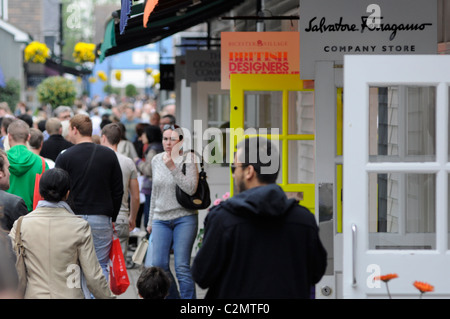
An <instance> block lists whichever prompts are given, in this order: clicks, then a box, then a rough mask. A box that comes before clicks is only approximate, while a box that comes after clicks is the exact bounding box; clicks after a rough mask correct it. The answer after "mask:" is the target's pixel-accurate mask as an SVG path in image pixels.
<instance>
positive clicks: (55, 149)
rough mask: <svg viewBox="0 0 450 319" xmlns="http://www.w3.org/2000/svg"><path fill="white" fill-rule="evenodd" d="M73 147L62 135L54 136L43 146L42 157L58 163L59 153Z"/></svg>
mask: <svg viewBox="0 0 450 319" xmlns="http://www.w3.org/2000/svg"><path fill="white" fill-rule="evenodd" d="M71 146H73V144H72V143H70V142H69V141H68V140H66V139H65V138H64V137H63V136H62V135H60V134H53V135H50V136H49V137H48V139H47V140H46V141H44V144H43V145H42V149H41V152H40V155H41V156H42V157H45V158H49V159H51V160H52V161H56V158H57V157H58V155H59V153H61V151H64V150H66V149H68V148H69V147H71Z"/></svg>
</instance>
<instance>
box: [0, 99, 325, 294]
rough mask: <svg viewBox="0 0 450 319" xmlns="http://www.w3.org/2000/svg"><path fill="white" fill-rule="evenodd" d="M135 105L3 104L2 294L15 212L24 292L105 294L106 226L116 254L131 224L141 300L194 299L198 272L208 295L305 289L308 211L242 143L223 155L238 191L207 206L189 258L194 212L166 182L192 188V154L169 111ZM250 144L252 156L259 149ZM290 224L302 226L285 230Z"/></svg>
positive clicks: (320, 260) (317, 251)
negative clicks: (31, 110)
mask: <svg viewBox="0 0 450 319" xmlns="http://www.w3.org/2000/svg"><path fill="white" fill-rule="evenodd" d="M136 106H137V105H136V104H135V105H134V106H133V105H130V104H125V105H116V106H112V105H100V106H96V107H95V108H86V107H79V106H78V107H75V106H74V107H67V106H60V107H57V108H56V109H55V110H53V112H51V113H50V112H47V111H42V112H39V113H37V114H35V115H34V116H31V115H30V114H25V115H28V116H22V117H20V115H21V114H16V113H12V112H5V113H3V114H2V115H3V116H2V117H0V120H1V135H2V136H1V139H0V201H1V203H2V205H0V210H1V211H0V224H1V226H2V230H1V235H2V236H1V237H0V239H1V242H0V247H2V250H0V254H2V257H3V256H4V257H5V258H0V259H2V260H3V262H2V263H1V264H0V267H1V269H0V297H1V296H2V294H3V293H4V294H6V295H8V294H9V295H10V296H13V297H14V296H15V295H14V290H13V289H12V287H14V285H16V284H17V281H18V278H17V276H14V275H12V276H7V277H5V276H4V275H2V271H3V269H7V270H8V271H9V272H14V271H13V270H14V267H12V266H11V265H13V264H14V261H15V256H14V253H13V252H12V250H11V249H10V248H11V246H12V245H14V244H15V243H16V238H15V233H16V229H17V224H18V220H19V218H20V219H21V221H23V223H22V224H21V231H20V234H21V235H22V238H21V239H22V243H23V246H24V248H25V251H27V254H26V258H25V261H26V266H27V269H28V270H29V271H28V273H27V291H26V293H25V296H24V297H25V298H114V297H115V296H114V295H113V294H112V293H111V291H110V290H109V287H108V278H109V275H108V271H109V269H108V267H109V262H110V261H109V252H110V249H111V244H112V238H113V232H114V231H116V232H117V234H118V236H119V239H120V241H121V246H122V251H123V252H124V255H125V256H126V255H127V247H128V243H129V239H130V234H132V233H133V232H135V231H136V230H137V229H145V231H146V232H147V235H148V236H150V235H151V236H150V245H149V254H148V255H149V256H150V257H149V258H148V263H146V265H145V266H146V267H145V269H144V270H143V271H142V273H141V276H140V277H139V280H138V286H137V288H138V290H139V294H140V296H141V297H142V298H144V299H163V298H183V299H194V298H196V291H195V286H196V283H197V284H198V285H200V286H201V287H202V288H205V289H209V291H208V294H207V297H209V298H246V297H248V298H254V297H257V298H272V297H273V298H289V297H291V298H307V297H309V295H308V291H309V289H310V288H311V287H312V286H313V285H314V284H315V283H316V282H318V281H319V280H320V278H321V277H322V275H323V273H324V271H325V266H326V253H325V251H324V249H323V246H322V244H321V242H320V240H319V237H318V228H317V225H316V224H315V219H314V217H313V215H312V214H311V213H310V212H309V211H308V210H307V209H305V208H303V207H301V206H299V205H298V203H294V202H293V201H291V200H288V199H287V198H286V195H285V194H284V192H283V191H282V190H281V188H280V187H278V186H277V185H276V184H275V180H276V176H277V174H278V171H277V172H276V174H275V175H273V176H271V177H270V178H267V177H266V176H262V174H261V171H260V168H261V163H251V162H249V161H248V158H245V157H241V156H240V154H241V153H242V152H243V150H244V151H246V152H247V153H248V152H249V150H248V149H245V147H244V148H243V147H242V146H239V147H238V156H237V157H236V158H235V164H233V166H232V167H233V168H234V169H233V177H234V178H235V179H236V181H237V182H239V185H238V186H239V187H236V189H237V190H238V192H237V193H238V194H236V196H234V197H233V198H232V199H230V200H228V201H227V202H226V203H223V204H220V205H219V206H217V207H215V208H214V209H211V211H210V212H209V213H208V215H207V218H206V220H205V235H204V239H203V245H202V247H201V248H200V250H199V251H198V254H197V256H196V257H195V259H194V262H193V265H192V268H191V254H192V250H193V245H194V241H195V238H196V236H197V232H198V227H199V225H198V211H196V210H190V209H186V208H184V207H182V206H181V205H180V204H179V203H178V201H177V199H176V196H175V187H176V186H179V187H180V188H181V189H182V190H183V191H184V192H185V193H187V194H193V193H194V192H195V191H196V189H197V185H198V177H199V174H198V167H197V164H196V162H197V161H196V160H195V159H194V156H195V155H194V154H193V153H191V152H183V150H182V148H181V145H182V142H183V132H182V130H181V128H180V127H179V126H178V125H176V119H175V117H174V115H173V114H159V113H158V112H156V110H155V109H154V107H153V108H152V106H151V104H150V107H149V105H145V104H141V105H140V107H136ZM149 110H150V111H149ZM49 113H50V114H49ZM30 118H31V121H30ZM251 151H254V152H256V154H257V155H258V154H259V153H260V152H261V151H262V149H259V148H258V149H256V150H251ZM265 151H266V150H265ZM178 156H181V158H182V160H181V161H177V160H175V157H178ZM257 158H260V157H259V156H257ZM182 167H184V169H182ZM43 171H44V174H43V175H42V178H41V182H40V184H39V186H38V187H39V189H38V191H39V193H40V195H41V196H42V197H43V199H42V200H40V201H39V203H38V204H37V207H36V208H35V209H34V208H33V195H34V194H35V191H36V189H35V184H34V181H35V179H36V174H41V173H42V172H43ZM209 178H214V177H213V176H209ZM22 216H23V217H22ZM77 217H78V218H77ZM80 217H81V218H80ZM141 220H142V221H143V222H142V223H143V224H141ZM298 233H302V234H303V235H301V236H298V240H297V239H296V240H292V238H296V236H297V234H298ZM5 234H6V235H5ZM8 234H9V236H7V235H8ZM2 245H3V246H2ZM150 251H151V254H150ZM250 251H252V253H249V252H250ZM292 251H297V253H295V254H292V253H290V252H292ZM172 253H173V259H174V266H175V267H174V268H175V276H174V274H172V272H171V270H170V267H169V260H170V255H171V254H172ZM6 257H7V258H6ZM271 258H272V259H271ZM269 260H273V262H268V261H269ZM73 265H76V267H79V271H80V273H81V276H80V278H81V279H80V281H79V283H78V282H76V283H74V284H73V285H68V284H67V283H68V281H67V280H68V276H70V274H71V272H70V271H69V272H68V271H67V269H68V268H67V267H69V266H73ZM44 269H45V270H46V276H47V277H45V278H43V276H42V275H41V274H40V273H41V272H43V270H44ZM277 269H278V271H277ZM279 269H284V270H286V271H284V270H283V271H281V272H280V271H279ZM287 270H289V271H287ZM5 274H6V272H5ZM274 276H277V278H275V277H274ZM269 277H270V278H271V279H270V281H271V282H272V281H273V282H276V284H274V285H272V284H270V283H268V282H267V280H268V279H269ZM53 281H54V283H53V284H49V282H53ZM74 287H75V288H74ZM155 287H159V289H157V288H155Z"/></svg>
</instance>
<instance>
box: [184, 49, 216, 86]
mask: <svg viewBox="0 0 450 319" xmlns="http://www.w3.org/2000/svg"><path fill="white" fill-rule="evenodd" d="M199 81H206V82H219V81H220V51H219V50H197V51H193V50H192V51H186V84H187V85H188V86H189V85H190V84H191V82H199Z"/></svg>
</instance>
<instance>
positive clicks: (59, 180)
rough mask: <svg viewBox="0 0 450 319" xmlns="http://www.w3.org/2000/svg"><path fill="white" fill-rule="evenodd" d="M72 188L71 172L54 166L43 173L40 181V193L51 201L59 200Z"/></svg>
mask: <svg viewBox="0 0 450 319" xmlns="http://www.w3.org/2000/svg"><path fill="white" fill-rule="evenodd" d="M68 190H70V177H69V173H67V172H66V171H65V170H63V169H61V168H52V169H49V170H46V171H45V172H44V174H42V177H41V180H40V182H39V193H40V194H41V196H42V197H43V198H44V199H45V200H46V201H49V202H59V201H61V200H63V199H64V197H65V196H66V194H67V191H68Z"/></svg>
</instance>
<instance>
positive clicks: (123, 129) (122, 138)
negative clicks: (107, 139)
mask: <svg viewBox="0 0 450 319" xmlns="http://www.w3.org/2000/svg"><path fill="white" fill-rule="evenodd" d="M117 124H119V126H120V130H121V132H122V134H121V136H120V139H121V140H125V141H126V140H127V135H126V133H127V129H126V128H125V125H124V124H123V123H122V122H117Z"/></svg>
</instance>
